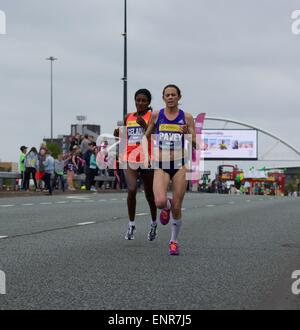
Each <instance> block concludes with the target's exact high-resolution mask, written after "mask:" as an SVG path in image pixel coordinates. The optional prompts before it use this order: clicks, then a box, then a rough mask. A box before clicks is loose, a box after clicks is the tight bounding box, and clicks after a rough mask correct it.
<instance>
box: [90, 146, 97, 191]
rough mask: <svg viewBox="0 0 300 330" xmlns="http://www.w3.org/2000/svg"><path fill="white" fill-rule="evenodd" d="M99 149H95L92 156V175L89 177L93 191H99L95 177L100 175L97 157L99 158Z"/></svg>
mask: <svg viewBox="0 0 300 330" xmlns="http://www.w3.org/2000/svg"><path fill="white" fill-rule="evenodd" d="M97 152H98V150H97V147H93V149H92V154H91V156H90V165H89V167H90V170H89V172H90V175H89V179H90V181H89V187H90V190H91V191H97V190H96V187H95V176H96V175H97V174H98V167H97V163H96V157H97Z"/></svg>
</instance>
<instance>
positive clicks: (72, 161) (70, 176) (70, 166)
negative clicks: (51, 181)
mask: <svg viewBox="0 0 300 330" xmlns="http://www.w3.org/2000/svg"><path fill="white" fill-rule="evenodd" d="M76 151H77V146H75V145H74V146H73V149H72V151H71V152H70V155H69V157H68V159H67V182H68V190H71V191H74V190H75V187H74V175H75V173H76V172H77V170H78V165H77V155H76Z"/></svg>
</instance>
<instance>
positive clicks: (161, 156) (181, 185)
mask: <svg viewBox="0 0 300 330" xmlns="http://www.w3.org/2000/svg"><path fill="white" fill-rule="evenodd" d="M180 99H181V91H180V89H179V88H178V87H177V86H176V85H167V86H166V87H165V88H164V90H163V100H164V102H165V105H166V106H165V108H164V109H161V110H160V111H157V112H154V113H153V114H152V117H151V121H150V124H149V126H148V129H147V131H146V133H145V138H144V140H143V145H144V150H147V149H146V145H147V139H148V138H149V136H150V135H151V132H152V130H153V129H155V132H156V137H155V139H156V148H157V149H158V150H157V152H155V153H154V157H155V161H154V169H155V171H154V182H153V192H154V196H155V204H156V206H157V208H159V209H161V213H160V221H161V223H162V224H163V225H166V224H167V223H168V222H169V220H170V218H171V226H172V227H171V239H170V242H169V253H170V255H179V244H178V239H177V238H178V234H179V231H180V227H181V224H182V213H181V207H182V202H183V198H184V195H185V192H186V188H187V183H188V180H187V177H186V174H187V171H188V169H187V167H186V165H185V164H186V161H187V160H186V159H185V153H184V146H185V137H184V135H185V134H190V135H191V136H192V144H193V147H195V146H196V134H195V124H194V119H193V117H192V115H191V114H189V113H187V112H184V111H183V110H181V109H179V107H178V103H179V100H180ZM146 163H147V162H145V166H146ZM170 180H172V193H173V197H172V199H168V198H167V189H168V186H169V183H170Z"/></svg>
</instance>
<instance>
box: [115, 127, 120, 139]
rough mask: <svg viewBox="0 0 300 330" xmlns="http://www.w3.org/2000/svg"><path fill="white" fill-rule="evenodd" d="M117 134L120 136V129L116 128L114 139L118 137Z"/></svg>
mask: <svg viewBox="0 0 300 330" xmlns="http://www.w3.org/2000/svg"><path fill="white" fill-rule="evenodd" d="M119 134H120V129H119V128H116V129H115V130H114V137H119Z"/></svg>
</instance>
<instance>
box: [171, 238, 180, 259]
mask: <svg viewBox="0 0 300 330" xmlns="http://www.w3.org/2000/svg"><path fill="white" fill-rule="evenodd" d="M169 253H170V256H179V244H178V243H177V242H173V241H171V242H170V243H169Z"/></svg>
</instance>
